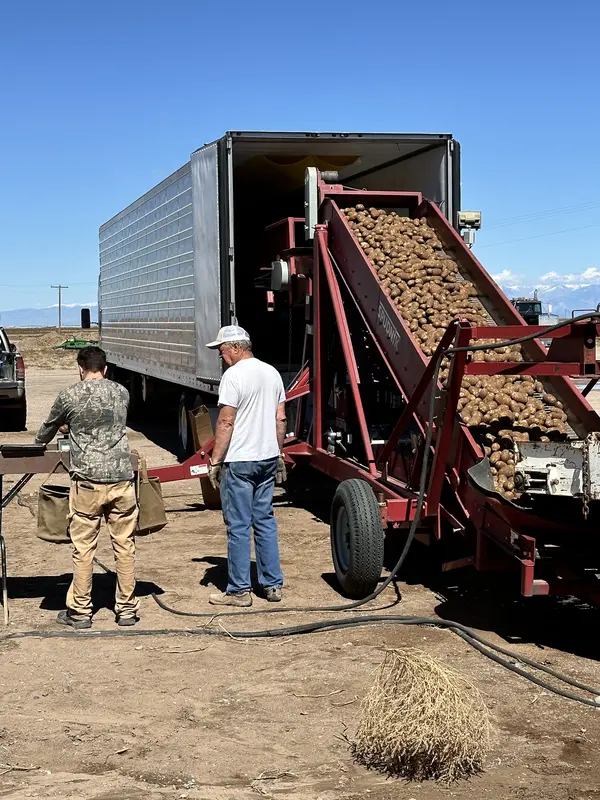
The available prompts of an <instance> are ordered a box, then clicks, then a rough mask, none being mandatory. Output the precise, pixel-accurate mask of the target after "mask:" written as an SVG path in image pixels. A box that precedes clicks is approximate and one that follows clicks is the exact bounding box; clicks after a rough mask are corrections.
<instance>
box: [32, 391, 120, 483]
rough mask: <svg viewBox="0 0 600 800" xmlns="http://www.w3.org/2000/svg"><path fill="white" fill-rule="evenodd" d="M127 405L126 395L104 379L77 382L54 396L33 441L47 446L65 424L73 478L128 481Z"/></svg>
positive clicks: (100, 481) (109, 481) (113, 481)
mask: <svg viewBox="0 0 600 800" xmlns="http://www.w3.org/2000/svg"><path fill="white" fill-rule="evenodd" d="M128 403H129V392H128V391H127V389H125V388H124V387H123V386H120V385H119V384H118V383H114V382H113V381H109V380H106V378H95V379H93V380H88V381H80V382H79V383H75V384H73V386H69V388H68V389H65V390H64V391H62V392H61V393H60V394H59V395H58V397H57V398H56V400H55V401H54V405H53V406H52V409H51V411H50V415H49V416H48V419H47V420H46V422H44V424H43V425H42V426H41V428H40V429H39V431H38V433H37V436H36V439H35V440H36V442H40V443H41V442H43V443H44V444H45V443H47V442H50V441H51V440H52V439H53V438H54V436H55V435H56V433H57V431H58V429H59V428H60V427H61V425H65V424H67V425H68V426H69V445H70V450H71V452H70V457H71V474H72V475H73V476H74V477H77V478H82V479H85V480H89V481H96V482H98V483H118V482H119V481H126V480H131V479H132V478H133V470H132V468H131V450H130V448H129V442H128V441H127V433H126V420H127V405H128Z"/></svg>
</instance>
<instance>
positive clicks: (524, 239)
mask: <svg viewBox="0 0 600 800" xmlns="http://www.w3.org/2000/svg"><path fill="white" fill-rule="evenodd" d="M599 226H600V222H594V223H593V224H592V225H582V226H580V227H578V228H565V229H564V230H562V231H552V232H551V233H537V234H535V235H534V236H522V237H521V238H519V239H507V240H506V241H505V242H493V243H492V244H482V245H480V246H479V247H478V248H477V249H478V250H480V249H482V248H484V247H500V245H503V244H513V243H514V242H527V241H529V239H544V238H546V237H547V236H560V234H562V233H572V232H573V231H584V230H587V229H588V228H598V227H599Z"/></svg>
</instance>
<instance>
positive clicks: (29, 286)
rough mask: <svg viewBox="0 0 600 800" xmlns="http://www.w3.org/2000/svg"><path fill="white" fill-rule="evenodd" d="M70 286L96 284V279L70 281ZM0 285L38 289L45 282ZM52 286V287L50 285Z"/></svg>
mask: <svg viewBox="0 0 600 800" xmlns="http://www.w3.org/2000/svg"><path fill="white" fill-rule="evenodd" d="M69 285H70V286H97V285H98V281H80V282H78V283H71V284H69ZM0 286H2V287H4V288H9V289H25V288H29V289H39V288H40V286H46V284H45V283H0ZM52 288H53V287H52Z"/></svg>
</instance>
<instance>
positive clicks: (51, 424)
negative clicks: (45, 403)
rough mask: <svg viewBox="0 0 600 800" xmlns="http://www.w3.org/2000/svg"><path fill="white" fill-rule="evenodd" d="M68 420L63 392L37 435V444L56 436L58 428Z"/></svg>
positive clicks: (46, 442) (49, 440) (44, 442)
mask: <svg viewBox="0 0 600 800" xmlns="http://www.w3.org/2000/svg"><path fill="white" fill-rule="evenodd" d="M66 421H67V409H66V407H65V403H64V398H63V394H62V392H61V393H60V394H59V395H58V397H57V398H56V400H55V401H54V405H53V406H52V408H51V409H50V414H49V415H48V419H47V420H46V422H44V423H42V425H41V427H40V429H39V431H38V432H37V436H36V437H35V441H36V444H48V442H51V441H52V439H54V437H55V436H56V434H57V432H58V429H59V428H60V427H61V425H64V424H65V423H66Z"/></svg>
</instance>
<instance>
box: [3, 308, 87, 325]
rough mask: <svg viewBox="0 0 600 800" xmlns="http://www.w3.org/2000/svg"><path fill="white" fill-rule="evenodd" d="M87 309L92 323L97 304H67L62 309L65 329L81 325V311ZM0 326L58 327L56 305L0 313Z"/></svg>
mask: <svg viewBox="0 0 600 800" xmlns="http://www.w3.org/2000/svg"><path fill="white" fill-rule="evenodd" d="M82 308H89V309H90V311H91V317H92V322H95V321H96V320H97V317H98V313H97V308H98V304H97V303H85V304H79V303H69V304H68V305H65V304H63V307H62V324H63V325H64V326H65V327H78V326H79V325H81V309H82ZM0 325H2V327H3V328H35V327H40V328H51V327H55V326H56V325H58V305H53V306H48V307H47V308H16V309H13V310H12V311H0Z"/></svg>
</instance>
